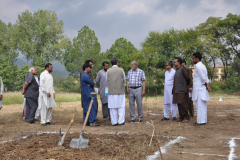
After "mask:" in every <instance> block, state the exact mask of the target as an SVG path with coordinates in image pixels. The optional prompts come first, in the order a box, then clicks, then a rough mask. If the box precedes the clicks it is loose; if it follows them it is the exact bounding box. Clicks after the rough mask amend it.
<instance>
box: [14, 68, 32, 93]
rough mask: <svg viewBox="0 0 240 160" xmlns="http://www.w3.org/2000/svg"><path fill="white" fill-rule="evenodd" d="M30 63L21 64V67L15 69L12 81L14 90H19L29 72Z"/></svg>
mask: <svg viewBox="0 0 240 160" xmlns="http://www.w3.org/2000/svg"><path fill="white" fill-rule="evenodd" d="M29 68H30V65H23V66H22V67H21V68H18V69H17V71H16V74H17V76H16V80H15V82H14V85H15V90H21V89H22V88H23V83H24V82H25V78H26V76H27V74H28V72H29Z"/></svg>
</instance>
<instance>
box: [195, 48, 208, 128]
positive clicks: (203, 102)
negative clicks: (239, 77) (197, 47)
mask: <svg viewBox="0 0 240 160" xmlns="http://www.w3.org/2000/svg"><path fill="white" fill-rule="evenodd" d="M201 59H202V55H201V54H200V53H199V52H196V53H194V54H193V63H194V64H196V66H195V67H196V68H195V72H194V77H193V90H192V100H193V101H195V105H196V109H197V122H196V123H194V125H195V126H197V125H204V124H206V123H207V101H208V100H209V94H208V92H211V88H210V87H209V79H208V76H207V69H206V66H205V65H204V64H203V63H202V62H201Z"/></svg>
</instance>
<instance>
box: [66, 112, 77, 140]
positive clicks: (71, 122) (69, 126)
mask: <svg viewBox="0 0 240 160" xmlns="http://www.w3.org/2000/svg"><path fill="white" fill-rule="evenodd" d="M75 117H76V113H75V114H74V115H73V119H72V120H71V121H70V123H69V125H68V128H67V131H66V132H65V133H64V135H63V140H64V139H65V137H66V135H67V133H68V132H69V130H70V128H71V126H72V124H73V122H74V119H75Z"/></svg>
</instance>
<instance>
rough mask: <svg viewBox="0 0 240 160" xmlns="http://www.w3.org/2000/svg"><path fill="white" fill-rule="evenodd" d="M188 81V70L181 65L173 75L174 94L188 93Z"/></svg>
mask: <svg viewBox="0 0 240 160" xmlns="http://www.w3.org/2000/svg"><path fill="white" fill-rule="evenodd" d="M189 83H190V78H189V75H188V71H187V70H186V68H184V67H183V66H180V67H179V68H178V69H177V70H176V73H175V76H174V85H175V87H174V89H175V94H178V93H188V92H189V90H188V85H189Z"/></svg>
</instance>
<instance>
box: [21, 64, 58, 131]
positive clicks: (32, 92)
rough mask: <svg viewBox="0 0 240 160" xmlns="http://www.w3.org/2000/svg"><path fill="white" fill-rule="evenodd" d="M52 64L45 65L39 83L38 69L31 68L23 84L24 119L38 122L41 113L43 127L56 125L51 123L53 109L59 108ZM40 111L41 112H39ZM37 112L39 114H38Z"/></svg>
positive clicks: (29, 121)
mask: <svg viewBox="0 0 240 160" xmlns="http://www.w3.org/2000/svg"><path fill="white" fill-rule="evenodd" d="M52 70H53V66H52V64H51V63H47V64H46V65H45V71H43V72H42V73H41V74H40V82H39V81H38V78H37V74H38V69H37V68H36V67H31V68H30V69H29V73H28V74H27V76H26V78H25V82H24V84H23V90H22V94H23V95H24V99H25V100H24V119H25V122H27V123H31V124H32V123H35V121H37V119H36V118H37V116H36V115H37V113H38V112H40V116H41V122H40V123H41V125H42V126H47V125H54V123H53V122H51V119H52V108H53V107H57V105H56V103H55V100H54V99H55V91H54V87H53V77H52V74H51V72H52ZM38 110H39V111H38ZM36 112H37V113H36Z"/></svg>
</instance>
